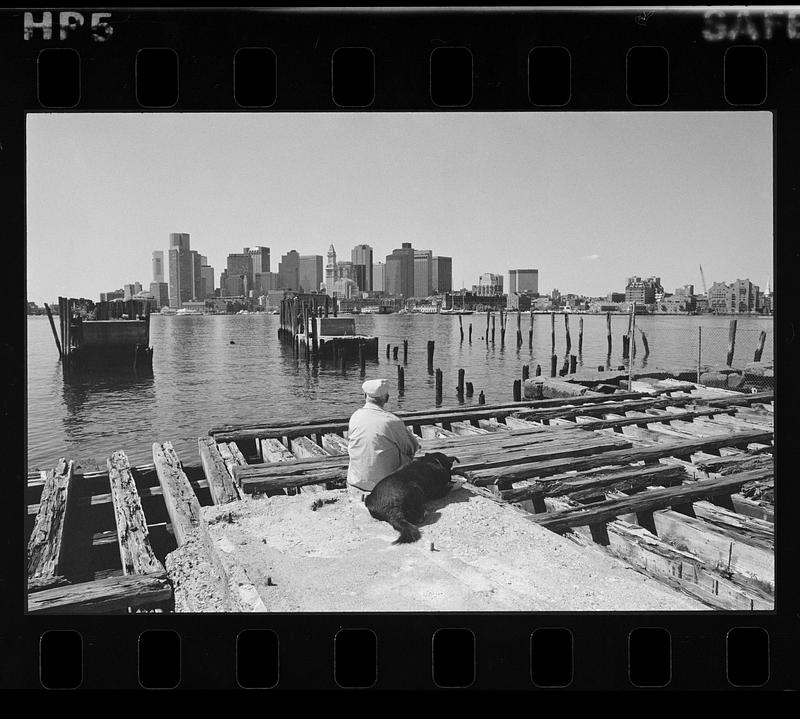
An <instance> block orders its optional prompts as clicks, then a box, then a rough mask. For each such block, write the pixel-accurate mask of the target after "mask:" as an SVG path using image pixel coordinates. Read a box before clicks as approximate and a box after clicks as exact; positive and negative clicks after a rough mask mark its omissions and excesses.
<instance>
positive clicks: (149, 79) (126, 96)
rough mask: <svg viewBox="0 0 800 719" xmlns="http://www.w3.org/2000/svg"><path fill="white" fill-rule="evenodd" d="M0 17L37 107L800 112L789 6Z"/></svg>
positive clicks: (15, 70)
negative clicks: (791, 62) (790, 60)
mask: <svg viewBox="0 0 800 719" xmlns="http://www.w3.org/2000/svg"><path fill="white" fill-rule="evenodd" d="M7 19H10V20H11V23H10V24H9V23H6V32H5V33H4V34H5V36H6V38H5V39H6V50H5V53H4V54H5V56H6V58H5V59H6V63H5V64H6V67H7V71H10V77H11V78H13V82H14V83H16V87H15V89H16V90H17V91H18V92H17V93H16V94H17V97H18V99H19V100H20V101H21V103H22V106H24V107H25V108H26V109H30V110H35V109H74V110H84V111H86V110H93V109H102V110H106V111H109V110H142V109H145V110H147V109H154V110H166V109H171V110H183V111H194V110H204V109H205V110H216V111H219V110H251V111H252V110H273V111H282V110H313V111H320V110H332V111H335V110H341V109H349V110H403V109H428V110H436V109H448V108H449V109H467V110H474V109H485V110H531V109H536V108H540V109H543V110H546V109H558V108H562V109H568V110H586V109H631V108H645V109H646V108H650V109H655V108H660V109H695V110H702V109H730V108H733V107H736V108H768V107H771V106H774V105H775V103H776V102H777V101H778V99H780V101H781V102H782V103H784V102H789V103H792V104H794V105H796V103H797V97H796V95H797V93H796V92H795V91H794V90H793V89H792V88H791V85H790V82H791V80H790V73H789V72H787V68H786V67H785V65H784V62H785V58H786V57H787V56H788V55H789V54H796V52H797V49H796V48H797V47H798V46H800V12H794V11H788V10H787V11H785V12H782V13H775V12H766V11H765V12H763V13H759V12H757V11H749V12H747V11H743V12H739V13H736V12H730V13H726V12H722V11H708V12H705V13H703V12H697V11H695V12H674V13H655V12H651V11H634V10H631V11H617V12H607V13H602V12H586V11H584V12H574V13H557V12H539V13H537V12H531V11H528V12H525V11H518V12H511V11H509V12H498V13H490V12H480V11H462V12H455V11H454V12H436V11H427V12H421V11H417V12H403V11H395V12H388V11H387V12H367V11H354V10H351V11H339V12H334V11H331V12H327V13H326V12H324V11H320V12H316V13H311V12H308V13H303V12H300V13H297V12H294V13H292V12H286V11H284V12H281V11H272V12H270V11H250V12H241V13H235V14H234V13H227V12H220V11H213V10H208V11H196V12H191V13H188V12H184V13H182V12H177V11H176V12H169V13H168V12H162V13H159V12H156V11H150V12H147V11H142V12H136V13H133V12H122V11H121V12H116V11H115V12H78V11H48V10H41V11H38V12H35V11H31V12H22V13H18V14H17V15H14V16H11V17H10V18H7ZM770 54H773V55H774V56H775V62H772V63H771V62H770V61H769V57H770ZM8 97H9V95H8V94H6V98H7V99H8Z"/></svg>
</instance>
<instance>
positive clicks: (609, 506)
mask: <svg viewBox="0 0 800 719" xmlns="http://www.w3.org/2000/svg"><path fill="white" fill-rule="evenodd" d="M773 411H774V409H773V396H772V393H769V392H766V393H758V394H742V393H737V392H732V391H727V390H721V389H708V388H704V387H701V386H697V385H693V384H690V383H686V382H675V381H669V380H665V381H663V382H660V383H658V385H657V386H653V385H652V384H644V383H641V384H637V383H635V382H634V384H633V391H629V390H623V391H617V392H614V393H613V394H604V395H589V396H580V397H568V398H555V399H547V400H531V401H525V402H514V403H508V404H502V405H482V406H477V407H470V408H465V407H460V408H439V409H435V410H425V411H415V412H401V413H398V415H399V416H400V417H401V418H402V419H403V421H404V422H405V423H406V425H407V426H408V427H409V430H410V431H413V432H414V433H415V434H417V435H418V436H419V437H420V439H421V442H422V447H423V449H422V451H444V452H447V453H448V454H453V455H455V456H457V457H459V459H460V464H456V465H455V466H454V471H455V472H456V473H457V474H458V475H460V478H461V481H462V485H461V487H462V490H463V492H466V493H468V496H472V497H474V498H475V499H478V498H479V499H480V502H481V503H482V504H481V506H484V507H488V506H490V505H491V506H495V507H497V508H498V511H501V512H502V513H503V515H502V516H506V514H505V513H507V512H512V513H514V514H515V516H519V517H520V518H522V520H524V521H525V522H529V523H532V524H535V525H538V526H539V527H543V528H546V529H548V530H550V531H552V532H554V533H557V534H565V533H566V534H567V535H568V536H570V537H573V538H574V540H575V541H583V542H588V543H589V544H588V545H587V547H589V546H590V547H591V548H592V551H595V552H596V551H601V552H602V553H603V554H605V555H607V556H609V557H612V558H614V561H619V560H623V561H624V562H626V563H628V564H629V565H630V566H632V567H633V568H635V569H637V570H638V571H639V572H642V573H643V574H646V575H648V576H650V577H651V578H655V579H657V580H658V581H659V582H660V583H662V584H663V585H664V586H665V587H669V588H672V589H675V590H678V591H679V592H680V593H682V594H683V595H684V596H689V597H691V598H692V599H693V600H696V601H699V602H701V603H702V604H703V605H705V606H707V607H713V608H716V609H772V608H773V606H774V539H773V524H772V522H773V519H774V510H773V492H774V460H773V454H772V453H773V449H774V447H773V436H774V434H773ZM347 422H348V418H345V417H331V418H320V419H316V420H314V421H308V422H296V423H288V422H287V423H275V424H271V425H267V424H265V425H263V426H240V425H238V426H221V427H215V428H212V429H211V430H210V431H209V435H208V436H207V437H202V438H200V439H199V440H198V455H199V462H194V463H189V464H186V465H183V464H182V463H181V462H180V459H179V458H178V457H177V455H176V454H175V452H174V450H173V449H172V446H171V444H170V443H169V442H164V443H163V444H162V443H158V444H155V445H154V446H153V454H154V462H153V465H152V466H147V467H140V468H136V467H134V468H129V467H128V466H127V460H126V459H125V455H124V453H122V452H115V453H114V454H113V455H112V456H111V457H110V458H109V461H108V467H107V471H106V472H92V473H90V472H81V471H80V470H79V468H76V467H75V466H74V465H73V464H72V463H70V462H68V461H67V460H66V459H65V460H63V461H61V462H59V463H58V464H57V466H56V467H55V469H54V470H53V471H52V472H50V473H32V474H31V475H29V479H28V517H29V521H28V527H29V531H30V532H31V534H30V541H29V590H30V594H29V609H30V611H51V612H66V613H70V612H93V611H104V612H107V611H123V612H127V611H131V610H136V609H137V608H138V609H140V610H141V609H150V610H152V609H156V610H160V611H170V609H171V588H170V584H169V577H168V573H167V572H166V571H165V570H163V564H164V560H165V557H166V555H167V554H168V553H169V552H171V551H172V550H174V549H175V548H176V547H177V546H179V545H181V544H182V543H183V542H185V541H187V537H190V536H194V537H199V538H200V539H199V541H202V542H204V543H205V544H206V545H207V546H208V549H209V552H210V556H212V557H214V559H215V562H216V568H217V570H218V571H219V574H220V576H223V577H228V579H230V578H231V576H232V575H237V577H238V579H237V580H236V582H233V584H235V585H236V586H237V587H239V589H240V590H241V588H242V587H244V588H246V591H245V590H241V591H245V595H246V596H244V598H242V596H240V597H239V600H237V602H238V603H237V604H236V606H238V607H239V608H240V609H241V608H242V607H244V608H245V609H253V610H258V611H264V610H270V607H269V606H268V601H266V602H265V601H262V599H261V597H260V594H259V589H258V587H257V586H253V583H249V582H248V581H247V579H246V578H244V579H243V578H242V572H243V571H244V570H243V569H242V567H240V566H236V565H235V564H234V565H232V564H231V562H232V560H231V557H232V556H233V555H232V554H231V553H230V552H227V551H220V548H219V547H218V546H216V545H217V540H215V539H214V538H213V537H210V536H209V532H208V527H207V526H206V523H205V520H204V519H203V516H202V515H203V511H202V507H203V506H208V505H211V504H216V505H220V510H222V508H223V506H225V505H230V506H231V507H235V506H237V505H236V503H237V501H239V500H240V498H243V497H248V496H249V497H260V498H261V499H258V500H255V504H252V501H254V500H248V502H251V504H249V505H248V506H249V507H250V511H256V510H255V508H257V507H258V506H261V505H260V502H265V503H269V502H280V501H281V500H280V499H278V498H277V497H276V495H283V494H296V493H298V492H301V493H303V494H307V493H312V494H313V493H314V492H322V491H323V490H324V489H325V488H327V489H328V490H333V489H336V488H342V487H344V482H345V478H346V472H347V464H348V458H347V445H346V440H345V438H344V436H345V434H346V431H347ZM320 496H321V497H323V496H326V495H324V494H320ZM445 501H446V500H445ZM486 502H489V503H490V505H487V504H485V503H486ZM240 504H241V502H240ZM264 506H265V507H266V506H268V505H264ZM487 511H488V510H487ZM313 516H314V515H312V519H308V518H305V519H304V521H313ZM514 521H519V520H514ZM34 525H35V526H34ZM425 531H426V530H425V527H423V535H424V534H425ZM134 537H135V541H134ZM487 541H489V540H488V538H487ZM531 551H534V549H532V550H531ZM587 551H588V550H587ZM285 581H289V580H285ZM574 581H575V582H580V581H581V578H580V577H575V580H574ZM66 582H69V583H66ZM254 583H255V584H257V582H254ZM237 591H239V590H237ZM104 592H105V593H104ZM240 593H241V592H240ZM103 597H106V598H105V599H104V598H103ZM524 608H525V607H522V606H521V607H519V609H520V610H522V609H524ZM335 609H336V607H330V610H331V611H334V610H335Z"/></svg>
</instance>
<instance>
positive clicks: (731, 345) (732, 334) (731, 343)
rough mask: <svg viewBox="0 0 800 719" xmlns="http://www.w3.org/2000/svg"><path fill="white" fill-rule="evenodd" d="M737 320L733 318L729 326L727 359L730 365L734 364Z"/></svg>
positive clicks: (726, 362)
mask: <svg viewBox="0 0 800 719" xmlns="http://www.w3.org/2000/svg"><path fill="white" fill-rule="evenodd" d="M736 322H737V320H731V323H730V326H729V327H728V357H727V358H726V360H725V364H726V365H728V367H732V366H733V351H734V349H735V348H736Z"/></svg>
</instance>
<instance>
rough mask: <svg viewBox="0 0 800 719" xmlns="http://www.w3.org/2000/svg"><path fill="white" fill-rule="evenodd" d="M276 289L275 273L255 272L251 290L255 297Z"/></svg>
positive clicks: (276, 277)
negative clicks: (253, 291) (255, 294)
mask: <svg viewBox="0 0 800 719" xmlns="http://www.w3.org/2000/svg"><path fill="white" fill-rule="evenodd" d="M277 289H278V273H277V272H256V274H255V277H254V278H253V290H255V292H256V293H257V296H259V297H260V296H261V295H266V294H268V293H270V292H272V291H274V290H277Z"/></svg>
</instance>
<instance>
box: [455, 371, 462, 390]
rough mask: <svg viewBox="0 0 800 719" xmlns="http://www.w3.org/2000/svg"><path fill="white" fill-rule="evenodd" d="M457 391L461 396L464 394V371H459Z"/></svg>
mask: <svg viewBox="0 0 800 719" xmlns="http://www.w3.org/2000/svg"><path fill="white" fill-rule="evenodd" d="M456 391H457V392H458V393H459V394H464V370H463V369H460V370H458V384H457V385H456Z"/></svg>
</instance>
